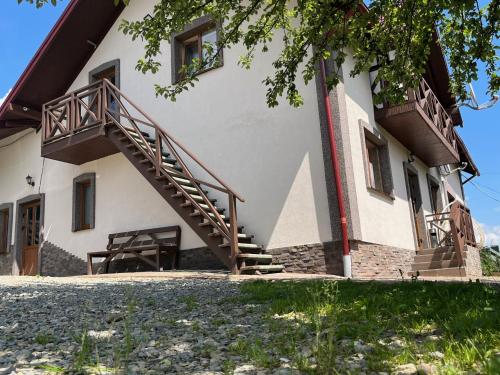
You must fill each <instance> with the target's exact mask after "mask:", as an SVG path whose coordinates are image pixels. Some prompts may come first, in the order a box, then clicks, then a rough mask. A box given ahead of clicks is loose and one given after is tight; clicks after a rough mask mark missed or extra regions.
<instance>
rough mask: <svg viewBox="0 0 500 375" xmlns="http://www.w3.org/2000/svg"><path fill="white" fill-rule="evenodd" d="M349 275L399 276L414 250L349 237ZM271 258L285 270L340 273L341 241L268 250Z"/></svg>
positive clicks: (409, 261) (404, 271)
mask: <svg viewBox="0 0 500 375" xmlns="http://www.w3.org/2000/svg"><path fill="white" fill-rule="evenodd" d="M350 245H351V257H352V276H353V278H371V279H377V278H400V277H401V273H400V270H401V272H402V273H403V275H406V274H407V273H408V272H409V271H410V270H411V265H412V262H413V257H414V256H415V251H414V250H407V249H400V248H396V247H391V246H385V245H377V244H372V243H367V242H360V241H350ZM268 253H269V254H272V255H273V262H274V263H278V264H283V265H284V266H285V270H286V271H287V272H296V273H326V274H333V275H340V276H342V275H343V273H344V269H343V267H344V266H343V262H342V242H340V241H336V242H325V243H322V244H321V243H319V244H310V245H300V246H292V247H287V248H280V249H271V250H268Z"/></svg>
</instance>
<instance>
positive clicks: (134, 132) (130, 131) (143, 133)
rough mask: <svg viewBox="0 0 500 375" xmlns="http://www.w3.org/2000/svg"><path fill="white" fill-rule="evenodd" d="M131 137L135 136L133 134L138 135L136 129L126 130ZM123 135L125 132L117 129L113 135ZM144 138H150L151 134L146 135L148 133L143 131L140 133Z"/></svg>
mask: <svg viewBox="0 0 500 375" xmlns="http://www.w3.org/2000/svg"><path fill="white" fill-rule="evenodd" d="M126 131H127V132H128V133H129V134H130V135H133V134H138V133H137V131H136V130H135V129H127V130H126ZM122 133H123V130H121V129H116V130H113V134H122ZM140 133H141V134H142V135H143V136H144V137H149V134H148V133H146V132H143V131H141V132H140Z"/></svg>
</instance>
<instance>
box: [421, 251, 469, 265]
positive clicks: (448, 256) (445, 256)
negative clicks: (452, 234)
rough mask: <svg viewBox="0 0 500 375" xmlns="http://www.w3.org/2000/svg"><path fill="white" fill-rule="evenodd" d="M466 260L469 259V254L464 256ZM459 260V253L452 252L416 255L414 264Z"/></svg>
mask: <svg viewBox="0 0 500 375" xmlns="http://www.w3.org/2000/svg"><path fill="white" fill-rule="evenodd" d="M463 257H464V259H465V258H467V253H464V254H463ZM452 259H457V253H455V252H454V251H450V252H447V253H437V254H431V255H415V257H414V258H413V263H424V262H438V261H442V260H452Z"/></svg>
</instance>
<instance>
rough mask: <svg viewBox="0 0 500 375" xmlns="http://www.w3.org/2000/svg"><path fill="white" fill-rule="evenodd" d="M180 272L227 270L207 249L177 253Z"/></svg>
mask: <svg viewBox="0 0 500 375" xmlns="http://www.w3.org/2000/svg"><path fill="white" fill-rule="evenodd" d="M179 269H180V270H227V267H226V266H225V265H224V263H222V262H221V261H220V260H219V258H217V257H216V256H215V254H214V253H213V252H212V250H210V249H209V248H207V247H200V248H197V249H190V250H181V251H179Z"/></svg>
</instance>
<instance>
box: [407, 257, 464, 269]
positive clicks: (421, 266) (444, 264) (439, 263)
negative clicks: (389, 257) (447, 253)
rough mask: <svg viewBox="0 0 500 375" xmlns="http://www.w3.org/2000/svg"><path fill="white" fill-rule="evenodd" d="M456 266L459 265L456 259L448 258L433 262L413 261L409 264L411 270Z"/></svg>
mask: <svg viewBox="0 0 500 375" xmlns="http://www.w3.org/2000/svg"><path fill="white" fill-rule="evenodd" d="M464 263H465V261H464ZM458 266H459V264H458V259H450V260H441V261H433V262H421V263H413V264H412V265H411V269H412V271H423V270H431V269H440V268H454V267H458ZM464 266H465V264H464Z"/></svg>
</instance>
